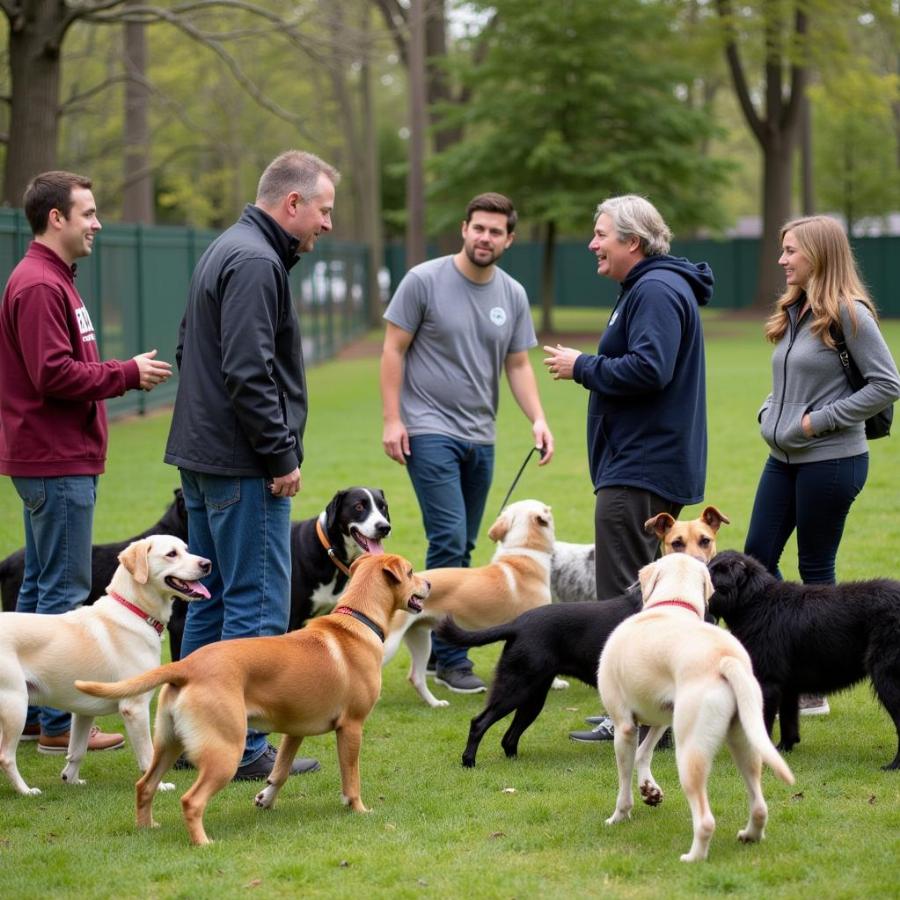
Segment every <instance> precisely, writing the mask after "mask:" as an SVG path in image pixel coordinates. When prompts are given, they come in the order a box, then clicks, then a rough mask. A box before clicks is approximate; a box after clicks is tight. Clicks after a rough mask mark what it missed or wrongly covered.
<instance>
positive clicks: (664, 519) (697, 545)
mask: <svg viewBox="0 0 900 900" xmlns="http://www.w3.org/2000/svg"><path fill="white" fill-rule="evenodd" d="M723 524H724V525H730V524H731V520H730V519H729V518H728V516H726V515H725V514H724V513H720V512H719V510H717V509H716V508H715V507H714V506H707V507H706V508H705V509H704V510H703V512H702V513H700V515H699V516H698V517H697V518H696V519H687V520H686V521H683V522H681V521H678V520H677V519H674V518H672V516H670V515H669V514H668V513H660V514H659V515H658V516H654V517H653V518H652V519H647V521H646V522H644V529H645V530H646V531H648V532H653V533H654V534H655V535H656V536H657V537H658V538H659V541H660V543H661V544H662V552H663V553H664V554H666V553H687V554H688V555H689V556H693V557H694V559H699V560H700V561H701V562H704V563H708V562H709V561H710V560H711V559H712V558H713V557H714V556H715V555H716V534H718V531H719V528H720V527H721V526H722V525H723Z"/></svg>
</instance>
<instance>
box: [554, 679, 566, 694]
mask: <svg viewBox="0 0 900 900" xmlns="http://www.w3.org/2000/svg"><path fill="white" fill-rule="evenodd" d="M568 686H569V682H568V681H566V679H565V678H554V679H553V684H551V685H550V688H551V689H552V690H554V691H564V690H566V688H568Z"/></svg>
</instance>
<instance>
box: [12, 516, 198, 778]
mask: <svg viewBox="0 0 900 900" xmlns="http://www.w3.org/2000/svg"><path fill="white" fill-rule="evenodd" d="M210 570H211V564H210V562H209V560H207V559H203V558H202V557H199V556H193V555H191V554H190V553H188V552H187V545H186V544H185V543H184V541H182V540H179V539H178V538H176V537H173V536H171V535H161V534H158V535H151V536H150V537H148V538H144V539H143V540H140V541H135V542H134V543H132V544H129V545H128V547H126V548H125V550H123V551H122V553H121V554H120V555H119V567H118V568H117V569H116V571H115V573H114V574H113V578H112V581H111V582H110V584H109V587H108V588H107V591H106V594H105V595H104V596H102V597H100V598H99V599H98V600H97V602H96V603H94V605H93V606H82V607H79V608H78V609H74V610H72V611H71V612H67V613H64V614H63V615H54V616H49V615H41V614H37V613H15V612H7V613H0V768H2V769H3V771H4V772H5V773H6V775H7V777H8V778H9V780H10V781H11V782H12V785H13V787H14V788H15V789H16V790H17V791H18V792H19V793H20V794H40V790H39V789H38V788H31V787H29V786H28V785H27V784H26V783H25V781H24V779H23V778H22V776H21V775H20V774H19V769H18V767H17V766H16V749H17V748H18V745H19V738H20V737H21V735H22V729H23V728H24V726H25V716H26V712H27V708H28V704H29V703H32V704H34V705H42V706H54V707H57V708H59V709H64V710H69V711H71V712H72V713H74V715H73V717H72V728H71V735H70V737H69V750H68V753H67V754H66V767H65V768H64V769H63V771H62V780H63V781H64V782H66V783H67V784H84V782H83V781H82V780H81V779H80V778H79V777H78V772H79V768H80V766H81V760H82V759H83V758H84V754H85V752H86V750H87V745H88V739H89V737H90V732H91V725H92V724H93V721H94V717H95V716H104V715H109V714H110V713H114V712H119V713H121V715H122V718H123V719H124V721H125V728H126V729H127V731H128V737H129V738H130V739H131V745H132V747H133V749H134V753H135V756H136V757H137V761H138V765H139V766H140V767H141V770H145V769H146V768H147V767H148V766H149V765H150V758H151V755H152V746H151V743H150V694H149V693H146V694H143V695H142V696H140V697H135V698H133V699H131V698H129V699H126V700H122V701H114V700H112V701H111V700H99V699H97V698H95V697H88V696H86V695H85V694H82V693H81V691H78V690H76V689H75V685H74V682H75V679H76V678H92V679H93V678H95V679H101V680H112V679H118V678H127V677H128V676H130V675H136V674H137V673H138V672H143V671H144V670H145V669H147V668H149V667H150V666H155V665H159V657H160V646H161V644H160V641H161V637H162V632H163V629H164V628H165V625H166V623H167V622H168V621H169V616H170V615H171V612H172V601H173V600H174V599H175V598H176V597H180V598H181V599H183V600H194V599H196V598H197V597H209V592H208V591H207V590H206V588H205V587H204V586H203V585H202V584H200V582H199V580H198V579H200V578H203V577H204V576H205V575H208V574H209V572H210ZM167 787H169V788H171V787H173V786H172V785H168V786H167Z"/></svg>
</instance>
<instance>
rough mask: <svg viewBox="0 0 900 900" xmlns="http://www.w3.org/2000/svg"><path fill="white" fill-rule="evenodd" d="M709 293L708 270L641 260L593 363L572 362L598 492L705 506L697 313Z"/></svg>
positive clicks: (681, 262)
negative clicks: (628, 492) (619, 489)
mask: <svg viewBox="0 0 900 900" xmlns="http://www.w3.org/2000/svg"><path fill="white" fill-rule="evenodd" d="M712 291H713V274H712V270H711V269H710V268H709V266H708V265H707V264H706V263H697V264H694V263H692V262H690V261H689V260H686V259H681V258H677V257H673V256H651V257H647V258H646V259H643V260H641V261H640V262H639V263H638V264H637V265H636V266H634V267H633V268H632V270H631V271H630V272H629V273H628V276H627V277H626V279H625V281H624V282H622V289H621V291H620V292H619V297H618V299H617V300H616V305H615V308H614V309H613V311H612V315H611V316H610V318H609V323H608V325H607V328H606V331H604V332H603V335H602V336H601V338H600V344H599V346H598V348H597V355H596V356H591V355H589V354H587V353H582V354H581V356H579V357H578V359H577V360H576V361H575V369H574V373H573V374H574V378H575V381H577V382H578V383H579V384H581V385H583V386H584V387H585V388H587V389H588V390H589V391H590V392H591V394H590V400H589V402H588V419H587V440H588V460H589V463H590V468H591V480H592V481H593V484H594V490H595V491H596V490H598V489H599V488H601V487H612V486H631V487H639V488H644V489H645V490H649V491H652V492H653V493H655V494H658V495H659V496H661V497H664V498H666V499H667V500H671V501H672V502H674V503H681V504H683V505H688V504H691V503H699V502H700V501H701V500H702V499H703V491H704V488H705V482H706V362H705V359H704V352H703V328H702V325H701V322H700V314H699V310H698V307H699V306H705V305H706V304H707V303H708V302H709V300H710V298H711V297H712Z"/></svg>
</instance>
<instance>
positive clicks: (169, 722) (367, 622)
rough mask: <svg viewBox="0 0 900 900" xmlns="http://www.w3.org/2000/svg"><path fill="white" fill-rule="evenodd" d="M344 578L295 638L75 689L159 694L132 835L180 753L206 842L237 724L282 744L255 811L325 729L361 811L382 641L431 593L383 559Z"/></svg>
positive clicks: (403, 566)
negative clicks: (365, 741)
mask: <svg viewBox="0 0 900 900" xmlns="http://www.w3.org/2000/svg"><path fill="white" fill-rule="evenodd" d="M350 571H351V574H352V578H351V581H350V584H349V585H348V587H347V590H346V591H345V592H344V594H343V595H342V596H341V600H340V606H338V607H337V608H336V609H335V611H334V612H333V613H331V614H330V615H326V616H321V617H319V618H316V619H313V620H312V621H310V622H309V624H307V625H306V627H305V628H302V629H300V630H299V631H292V632H289V633H288V634H285V635H281V636H278V637H257V638H243V639H239V640H231V641H221V642H219V643H215V644H208V645H207V646H205V647H201V648H200V649H199V650H195V651H194V652H193V653H192V654H190V656H187V657H185V658H184V659H183V660H181V661H180V662H177V663H171V664H169V665H167V666H160V667H159V668H157V669H153V670H151V671H149V672H146V673H144V674H143V675H140V676H138V677H137V678H130V679H128V680H127V681H119V682H114V683H111V684H103V683H96V682H93V683H92V682H82V681H79V682H76V685H75V686H76V687H77V688H79V689H80V690H82V691H85V692H87V693H89V694H93V695H95V696H98V697H129V696H133V695H135V694H141V693H145V692H146V691H149V690H152V689H153V688H154V687H156V686H157V685H160V684H161V685H164V687H163V689H162V691H160V696H159V706H158V708H157V713H156V729H155V734H154V738H153V761H152V763H151V764H150V768H149V769H148V770H147V772H146V774H145V775H144V777H143V778H141V780H140V781H138V783H137V786H136V792H137V824H138V826H139V827H149V826H154V825H155V824H156V823H155V822H154V821H153V815H152V804H153V795H154V794H155V793H156V789H157V786H158V785H159V783H160V780H161V779H162V777H163V775H164V774H165V773H166V772H167V771H168V770H169V769H170V768H171V767H172V765H173V764H174V762H175V760H176V759H177V758H178V755H179V753H181V752H182V750H183V752H184V754H185V755H186V756H187V758H188V759H189V760H190V761H191V762H192V763H193V764H194V766H195V767H196V768H197V772H198V774H197V780H196V781H195V782H194V784H193V785H192V786H191V787H190V788H189V789H188V791H187V792H186V793H185V794H184V796H183V797H182V798H181V807H182V811H183V814H184V819H185V823H186V825H187V828H188V832H189V834H190V838H191V842H192V843H194V844H208V843H209V842H210V841H209V838H208V837H207V835H206V831H205V829H204V827H203V813H204V811H205V809H206V805H207V803H208V802H209V800H210V799H211V798H212V797H213V795H215V794H216V793H217V792H218V791H220V790H221V789H222V788H223V787H225V785H226V784H228V783H229V782H230V781H231V778H232V776H233V775H234V773H235V772H236V771H237V768H238V764H239V763H240V759H241V754H242V753H243V750H244V738H245V735H246V731H247V726H248V724H249V725H250V726H251V727H253V728H258V729H259V730H261V731H270V732H278V733H281V734H283V735H284V737H283V739H282V741H281V745H280V746H279V748H278V755H277V757H276V759H275V765H274V767H273V769H272V773H271V775H270V776H269V778H268V783H267V786H266V787H265V788H263V790H262V791H260V792H259V793H258V794H257V795H256V801H255V802H256V805H257V806H259V807H263V808H270V807H272V806H273V805H274V804H275V798H276V797H277V795H278V792H279V791H280V790H281V787H282V785H283V784H284V783H285V781H287V778H288V774H289V772H290V768H291V763H292V762H293V759H294V757H295V756H296V754H297V750H298V749H299V748H300V743H301V741H302V740H303V738H304V737H306V736H307V735H313V734H326V733H328V732H329V731H334V732H336V733H337V751H338V760H339V763H340V769H341V792H342V798H343V802H344V803H345V804H346V805H348V806H349V807H350V808H351V809H353V810H354V811H356V812H366V807H365V806H364V805H363V802H362V799H361V798H360V787H359V751H360V746H361V744H362V729H363V723H364V722H365V720H366V717H367V716H368V715H369V713H370V711H371V710H372V707H373V706H374V705H375V701H376V700H377V699H378V695H379V694H380V693H381V657H382V653H383V652H384V647H383V641H384V632H385V630H386V629H387V627H388V623H389V622H390V618H391V616H392V615H393V613H394V612H395V611H396V610H398V609H409V610H412V611H414V612H416V611H418V610H421V608H422V603H423V601H424V600H425V598H426V597H427V596H428V591H429V589H430V587H429V584H428V582H427V580H426V579H425V578H423V577H422V576H417V575H414V574H413V570H412V566H411V565H410V564H409V562H407V560H405V559H403V557H401V556H396V555H392V554H389V555H380V556H370V555H368V554H367V555H364V556H361V557H360V558H359V559H357V560H356V561H354V563H353V565H352V566H351V567H350Z"/></svg>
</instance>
